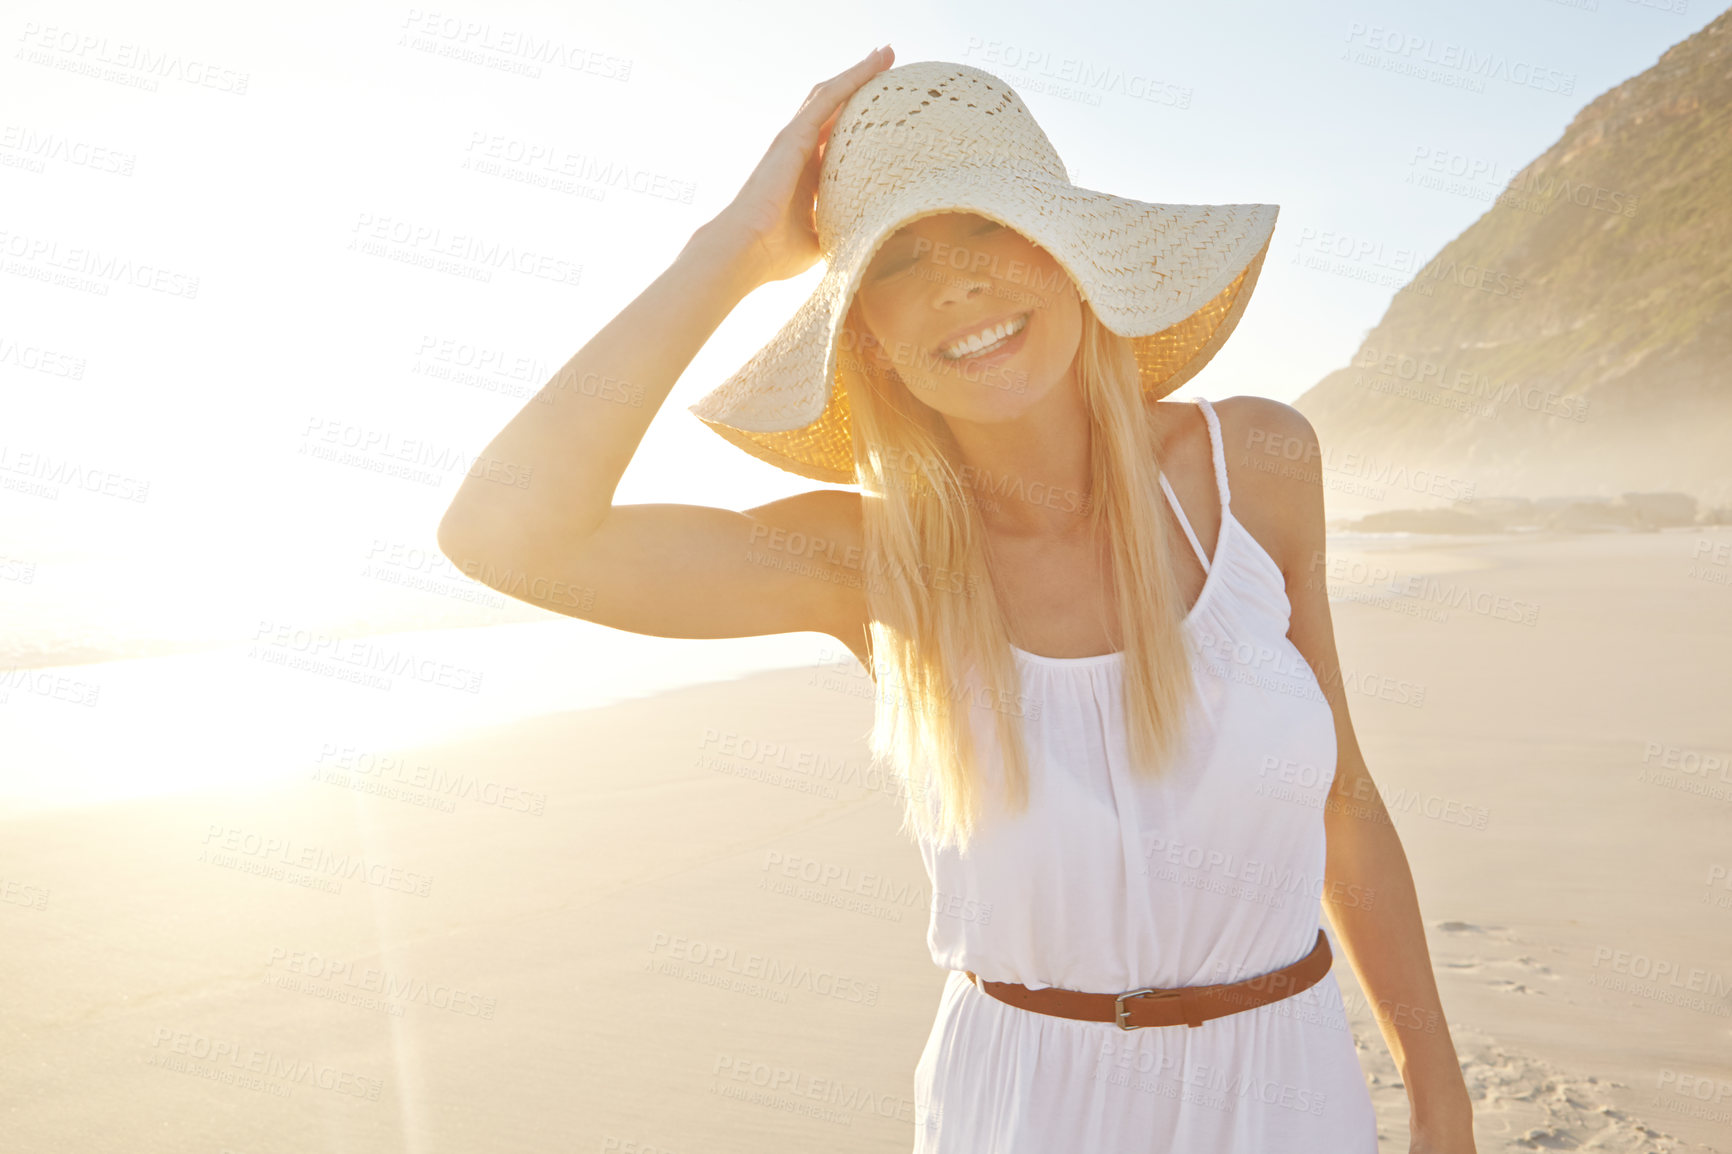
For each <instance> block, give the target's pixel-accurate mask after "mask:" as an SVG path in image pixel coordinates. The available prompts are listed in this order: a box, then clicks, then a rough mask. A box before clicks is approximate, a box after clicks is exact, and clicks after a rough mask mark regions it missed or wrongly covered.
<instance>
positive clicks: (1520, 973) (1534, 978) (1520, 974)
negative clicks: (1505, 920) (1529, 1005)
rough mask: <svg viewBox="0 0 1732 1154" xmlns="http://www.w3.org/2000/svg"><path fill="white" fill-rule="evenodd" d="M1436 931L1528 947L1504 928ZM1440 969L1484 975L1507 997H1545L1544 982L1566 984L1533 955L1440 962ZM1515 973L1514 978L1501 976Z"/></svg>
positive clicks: (1443, 926) (1460, 925) (1463, 925)
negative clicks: (1475, 936) (1529, 995)
mask: <svg viewBox="0 0 1732 1154" xmlns="http://www.w3.org/2000/svg"><path fill="white" fill-rule="evenodd" d="M1436 928H1437V929H1439V930H1442V931H1444V932H1446V933H1451V934H1464V935H1465V934H1473V935H1477V936H1480V937H1483V938H1487V939H1492V940H1499V941H1505V942H1509V943H1511V944H1512V945H1522V944H1526V943H1523V942H1521V941H1520V939H1518V938H1517V937H1516V936H1515V935H1514V934H1512V933H1510V932H1509V931H1508V930H1507V929H1506V928H1505V927H1503V926H1479V925H1475V924H1473V923H1472V922H1455V921H1450V922H1438V923H1436ZM1437 966H1438V968H1439V969H1442V970H1453V971H1455V972H1457V973H1463V974H1483V975H1485V976H1486V977H1487V978H1488V982H1487V984H1488V985H1490V986H1492V987H1493V988H1494V989H1497V990H1501V991H1502V992H1504V993H1506V994H1539V995H1541V996H1542V997H1543V996H1545V993H1546V991H1544V990H1542V989H1540V988H1538V983H1539V982H1540V981H1542V980H1543V981H1547V982H1557V981H1561V980H1562V979H1561V978H1560V977H1559V976H1558V974H1556V973H1555V972H1554V971H1553V970H1552V968H1551V967H1550V966H1548V965H1546V964H1545V963H1544V962H1541V961H1540V960H1539V959H1538V958H1536V957H1534V956H1533V955H1532V954H1518V955H1516V956H1515V957H1481V956H1479V955H1477V954H1475V955H1470V956H1468V957H1465V958H1453V959H1448V958H1446V959H1438V961H1437ZM1512 972H1513V974H1514V976H1501V975H1508V974H1511V973H1512Z"/></svg>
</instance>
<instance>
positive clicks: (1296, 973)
mask: <svg viewBox="0 0 1732 1154" xmlns="http://www.w3.org/2000/svg"><path fill="white" fill-rule="evenodd" d="M1331 962H1332V959H1331V957H1330V953H1329V939H1328V938H1326V937H1325V936H1324V935H1323V931H1322V930H1321V929H1319V930H1318V931H1317V944H1316V945H1315V946H1312V947H1311V952H1310V953H1309V954H1306V955H1305V956H1304V957H1303V958H1300V959H1299V960H1298V961H1296V962H1294V963H1293V964H1292V965H1290V966H1283V967H1282V968H1280V969H1279V970H1271V971H1270V972H1269V973H1267V974H1258V975H1257V976H1256V977H1254V978H1246V979H1244V980H1243V981H1238V982H1225V983H1223V984H1221V985H1218V986H1175V987H1173V988H1172V989H1167V990H1161V989H1156V988H1154V987H1152V986H1148V987H1144V988H1143V989H1140V990H1130V991H1128V992H1126V993H1123V994H1089V993H1084V992H1083V991H1081V990H1064V989H1060V988H1058V987H1057V986H1048V987H1047V988H1046V989H1044V990H1031V989H1029V988H1028V987H1027V986H1024V985H1020V984H1018V983H1016V982H983V981H981V980H980V979H979V978H977V977H976V976H975V975H974V971H972V970H964V971H962V972H963V973H965V974H967V975H968V980H969V981H971V982H973V983H974V984H975V985H976V986H977V987H979V988H980V989H982V990H984V991H986V992H987V993H989V994H991V995H992V996H993V997H995V998H997V999H998V1000H999V1001H1001V1002H1006V1003H1008V1004H1010V1005H1012V1006H1016V1007H1018V1008H1019V1009H1024V1010H1035V1011H1037V1012H1039V1013H1042V1014H1052V1015H1053V1016H1055V1017H1059V1018H1073V1019H1075V1020H1077V1021H1081V1022H1116V1023H1118V1026H1119V1028H1120V1029H1122V1030H1140V1029H1142V1028H1143V1027H1144V1026H1176V1025H1178V1024H1179V1023H1180V1022H1183V1023H1185V1025H1187V1026H1201V1025H1202V1024H1203V1023H1204V1022H1206V1021H1208V1020H1209V1019H1210V1018H1221V1017H1225V1016H1226V1015H1228V1014H1236V1013H1238V1012H1239V1011H1240V1010H1251V1009H1255V1008H1256V1007H1258V1006H1264V1005H1267V1004H1269V1003H1270V1002H1278V1001H1280V1000H1281V999H1282V998H1288V997H1292V996H1293V995H1294V994H1297V993H1298V992H1299V991H1301V990H1305V989H1309V988H1310V987H1312V986H1314V985H1316V984H1317V982H1318V981H1319V980H1321V979H1322V977H1323V975H1324V974H1327V973H1328V972H1329V967H1330V965H1331ZM1126 1003H1130V1004H1129V1005H1127V1004H1126Z"/></svg>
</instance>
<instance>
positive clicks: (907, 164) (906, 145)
mask: <svg viewBox="0 0 1732 1154" xmlns="http://www.w3.org/2000/svg"><path fill="white" fill-rule="evenodd" d="M1277 211H1278V210H1277V207H1276V206H1275V205H1272V204H1220V205H1210V204H1155V203H1150V202H1147V201H1141V200H1130V199H1128V198H1126V197H1122V196H1114V195H1113V194H1111V193H1107V192H1095V191H1093V190H1091V189H1086V188H1078V187H1076V186H1075V185H1073V184H1071V182H1070V177H1069V175H1068V174H1067V172H1066V170H1065V166H1064V163H1063V162H1062V161H1061V160H1059V157H1058V153H1057V152H1056V151H1055V150H1054V149H1053V146H1052V143H1051V142H1050V141H1049V140H1047V138H1046V133H1044V132H1042V131H1041V128H1040V125H1038V124H1037V123H1035V119H1034V117H1033V116H1032V115H1030V114H1029V111H1028V108H1027V107H1026V106H1025V105H1024V104H1023V102H1022V99H1021V98H1020V97H1019V96H1017V94H1016V92H1015V90H1013V89H1012V88H1011V87H1010V85H1008V84H1006V83H1005V82H1004V81H1003V80H1001V79H1000V78H999V77H997V76H994V75H992V74H991V73H989V72H983V71H981V70H980V69H978V68H970V67H968V66H966V65H962V64H952V63H948V62H946V61H940V60H923V61H918V62H915V63H912V64H904V65H900V66H898V67H895V68H890V69H887V70H885V71H883V72H880V73H878V74H877V75H875V76H873V77H872V78H871V79H870V80H868V81H867V82H866V83H865V84H863V85H861V87H860V88H859V90H858V91H856V92H855V93H854V94H853V95H852V96H850V97H849V98H848V100H847V101H846V102H845V103H844V104H843V105H842V108H841V111H840V112H839V113H838V115H837V117H836V122H835V125H834V127H833V128H832V129H831V134H830V140H829V144H828V145H827V146H826V149H825V152H824V158H823V162H822V164H821V166H820V171H819V178H818V193H817V204H816V209H815V219H816V226H817V232H818V245H819V250H820V253H821V254H822V255H823V257H824V258H825V260H826V262H827V267H826V268H825V270H824V275H823V278H822V279H821V280H820V281H819V283H818V287H817V289H816V290H814V291H813V293H812V295H811V296H810V297H809V298H807V299H806V300H805V302H803V303H802V304H801V305H800V307H799V308H798V309H797V310H796V311H795V313H794V316H793V318H792V319H790V320H789V321H788V322H787V323H786V324H785V325H783V326H782V329H781V331H780V332H778V333H777V334H776V336H775V339H773V340H771V341H770V343H769V344H767V345H765V346H764V347H763V348H762V349H760V350H758V352H757V353H756V354H754V355H753V357H752V358H751V360H749V361H747V362H746V364H745V365H744V366H743V367H742V368H741V369H740V370H739V371H738V372H736V373H735V374H734V375H733V376H731V377H729V378H728V379H727V380H726V381H724V382H722V384H720V385H719V386H717V387H716V388H715V389H713V390H712V391H711V392H709V393H708V394H706V395H705V396H704V397H703V398H702V399H701V400H699V401H698V403H697V404H695V405H691V406H689V411H690V412H691V413H693V414H694V415H696V416H697V417H698V419H699V420H701V421H703V422H704V424H706V425H708V426H709V427H710V428H711V429H714V430H715V431H716V432H717V433H719V434H720V435H721V436H723V437H725V438H727V439H728V440H729V441H731V442H732V443H734V444H735V445H738V446H739V447H740V448H741V449H744V450H745V451H746V452H748V453H750V454H752V456H754V457H757V458H758V459H760V460H763V461H768V462H770V463H771V464H772V465H776V466H777V467H779V468H782V469H786V470H788V471H789V472H793V473H798V474H800V475H801V476H803V477H810V478H813V479H814V480H818V481H829V482H834V483H839V484H854V483H857V481H858V478H857V477H856V476H855V471H854V453H853V448H852V445H851V442H850V439H849V438H850V433H849V421H848V398H847V393H846V391H845V390H844V389H843V388H842V383H841V379H840V377H839V376H838V371H839V370H838V365H837V359H838V356H837V354H838V349H837V345H838V338H839V337H840V336H841V332H842V325H843V320H844V318H845V317H846V314H847V312H848V306H849V303H850V302H851V301H852V300H853V296H854V291H855V289H856V288H857V287H858V285H859V282H860V278H861V275H862V274H863V273H864V271H865V269H866V266H867V264H868V263H869V262H870V261H871V259H872V256H873V254H874V253H875V252H876V251H877V250H878V246H879V245H880V244H882V243H883V242H884V241H885V240H887V239H888V238H889V237H890V236H891V235H892V234H894V233H895V232H896V230H897V229H899V228H901V227H902V226H903V225H905V224H907V223H909V222H910V221H913V220H917V219H919V218H921V217H925V216H932V215H935V214H937V213H943V212H972V213H976V214H978V215H980V216H985V217H990V218H992V219H994V220H996V221H998V222H999V223H1000V224H1003V225H1006V226H1008V227H1010V228H1013V229H1015V230H1016V231H1017V232H1019V233H1021V234H1022V235H1023V236H1025V237H1027V238H1028V239H1029V240H1031V241H1033V242H1034V243H1035V244H1036V245H1038V246H1039V247H1040V248H1042V249H1044V250H1045V251H1046V252H1047V253H1049V254H1050V255H1051V256H1052V257H1053V259H1054V260H1056V261H1057V262H1058V264H1059V265H1060V266H1061V267H1063V269H1064V270H1065V272H1066V273H1068V274H1069V275H1070V277H1071V279H1072V280H1073V281H1074V282H1075V283H1076V285H1077V288H1078V289H1079V291H1080V292H1081V293H1082V296H1083V297H1084V298H1085V299H1086V300H1087V301H1088V303H1089V307H1090V308H1092V309H1093V310H1094V313H1095V315H1096V316H1097V317H1098V318H1099V319H1100V321H1101V323H1102V324H1104V325H1105V326H1106V327H1107V328H1108V329H1110V330H1111V331H1113V332H1115V333H1117V334H1119V335H1120V336H1124V337H1130V338H1132V342H1131V343H1132V344H1133V345H1134V347H1135V350H1136V359H1137V365H1138V367H1139V368H1140V369H1141V373H1142V383H1143V391H1144V393H1145V395H1147V396H1148V397H1150V398H1151V399H1156V398H1160V397H1164V396H1166V395H1167V394H1168V393H1170V392H1172V391H1173V390H1174V389H1176V388H1178V387H1179V386H1180V385H1182V384H1184V383H1185V382H1186V381H1188V380H1189V379H1190V378H1191V377H1192V376H1194V375H1195V374H1196V373H1197V371H1198V370H1199V369H1201V368H1202V367H1203V366H1204V365H1205V364H1207V363H1208V362H1209V359H1210V358H1211V357H1213V356H1214V355H1215V353H1216V351H1217V350H1218V349H1220V347H1221V345H1222V344H1223V343H1224V342H1225V341H1226V339H1227V337H1228V335H1229V334H1231V333H1232V331H1233V327H1234V326H1235V325H1237V324H1238V322H1239V316H1240V314H1241V313H1243V312H1244V311H1245V303H1246V301H1248V300H1249V299H1250V297H1251V290H1252V288H1253V287H1255V285H1256V283H1257V273H1258V271H1259V270H1260V269H1261V268H1262V265H1263V258H1264V256H1266V255H1267V254H1268V251H1269V238H1270V236H1271V234H1272V233H1273V232H1274V230H1275V215H1276V212H1277Z"/></svg>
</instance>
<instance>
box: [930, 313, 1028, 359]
mask: <svg viewBox="0 0 1732 1154" xmlns="http://www.w3.org/2000/svg"><path fill="white" fill-rule="evenodd" d="M1027 324H1028V314H1027V313H1024V314H1023V315H1022V316H1020V317H1017V318H1015V319H1014V320H1008V321H1005V322H1004V323H1003V324H1001V325H999V326H997V327H996V328H990V329H985V330H983V331H981V332H978V333H975V334H974V335H973V336H971V337H969V338H968V339H967V340H965V341H958V342H957V343H956V344H954V345H951V346H949V347H948V348H946V349H944V350H943V352H944V356H945V357H946V358H947V359H949V360H952V361H959V360H961V359H962V358H963V357H972V356H977V355H979V354H980V353H985V352H991V351H992V350H993V349H995V348H997V347H998V346H999V345H1002V344H1003V343H1004V342H1005V341H1008V340H1009V339H1010V338H1011V337H1014V336H1015V335H1016V334H1017V333H1020V332H1021V331H1022V330H1023V326H1025V325H1027Z"/></svg>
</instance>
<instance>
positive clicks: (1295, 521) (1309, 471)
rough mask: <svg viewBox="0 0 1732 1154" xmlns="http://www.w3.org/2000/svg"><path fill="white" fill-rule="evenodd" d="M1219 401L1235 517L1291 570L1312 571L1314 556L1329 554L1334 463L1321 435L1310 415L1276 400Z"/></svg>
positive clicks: (1218, 414)
mask: <svg viewBox="0 0 1732 1154" xmlns="http://www.w3.org/2000/svg"><path fill="white" fill-rule="evenodd" d="M1211 403H1212V405H1213V407H1214V410H1215V416H1216V418H1217V420H1219V422H1220V425H1221V448H1222V456H1223V458H1224V459H1225V462H1226V467H1227V483H1228V485H1229V486H1230V487H1231V489H1232V502H1231V507H1232V511H1233V517H1234V519H1235V520H1237V521H1238V522H1239V524H1240V525H1242V526H1244V527H1245V529H1246V530H1248V531H1249V532H1250V534H1251V535H1252V536H1253V537H1255V538H1256V539H1257V541H1258V542H1259V543H1260V544H1262V545H1263V548H1264V551H1265V552H1267V553H1268V554H1269V555H1270V556H1271V557H1272V558H1274V560H1275V562H1276V564H1278V565H1279V566H1280V567H1281V569H1282V571H1283V572H1286V573H1289V574H1291V573H1294V572H1297V571H1301V570H1303V569H1305V567H1306V566H1307V565H1308V564H1309V561H1308V560H1306V557H1307V555H1308V554H1309V553H1310V552H1311V551H1313V550H1320V549H1322V548H1323V544H1322V541H1321V530H1322V516H1321V513H1322V507H1323V485H1324V481H1323V474H1324V469H1325V466H1326V462H1325V460H1324V457H1323V451H1322V447H1321V445H1320V444H1319V442H1318V438H1317V432H1316V430H1315V429H1314V428H1312V426H1311V422H1310V420H1309V419H1307V418H1306V416H1305V414H1303V413H1301V412H1300V411H1299V410H1298V409H1296V408H1294V407H1293V406H1292V405H1290V404H1287V403H1286V402H1284V401H1277V400H1275V399H1273V398H1271V397H1256V396H1236V397H1226V398H1223V399H1221V400H1219V401H1214V402H1211ZM1313 522H1316V523H1315V524H1313Z"/></svg>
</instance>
